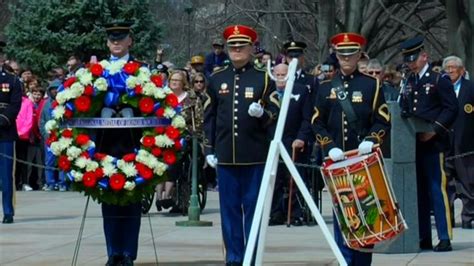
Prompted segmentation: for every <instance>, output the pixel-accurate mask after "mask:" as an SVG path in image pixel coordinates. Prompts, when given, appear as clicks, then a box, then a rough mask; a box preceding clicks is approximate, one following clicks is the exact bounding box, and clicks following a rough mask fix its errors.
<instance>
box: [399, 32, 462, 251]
mask: <svg viewBox="0 0 474 266" xmlns="http://www.w3.org/2000/svg"><path fill="white" fill-rule="evenodd" d="M400 49H401V53H402V55H403V60H404V61H405V63H406V64H407V65H408V67H409V69H410V71H411V72H410V73H409V74H408V76H407V79H406V80H405V81H403V82H405V89H404V91H402V92H401V97H400V105H401V112H402V117H410V116H413V117H416V118H419V119H422V120H424V121H427V122H429V123H431V125H432V127H433V132H425V133H420V134H418V135H417V140H416V170H417V183H418V185H417V186H418V222H419V232H420V248H421V249H432V248H433V246H432V242H431V219H430V206H432V207H433V210H434V216H435V221H436V229H437V231H438V238H439V240H440V241H439V243H438V245H437V246H436V247H435V248H434V249H433V250H434V251H451V250H452V247H451V242H450V239H451V238H452V227H451V218H450V210H449V202H448V195H447V192H446V183H447V180H446V174H445V169H444V154H443V153H444V152H446V151H448V150H449V146H450V143H449V135H448V134H449V131H450V127H451V125H452V124H453V122H454V120H455V119H456V115H457V112H458V103H457V100H456V95H455V94H454V90H453V86H452V85H451V83H450V82H449V80H448V79H446V78H443V77H441V74H439V73H437V72H434V71H433V70H432V69H431V66H430V64H429V63H428V53H427V52H426V51H425V50H424V45H423V37H421V36H419V37H415V38H412V39H409V40H406V41H405V42H403V43H402V44H401V45H400Z"/></svg>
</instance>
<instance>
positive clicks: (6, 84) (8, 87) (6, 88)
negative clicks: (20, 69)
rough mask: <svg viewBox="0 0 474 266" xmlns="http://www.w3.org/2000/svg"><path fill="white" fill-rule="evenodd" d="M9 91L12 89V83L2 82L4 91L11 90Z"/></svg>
mask: <svg viewBox="0 0 474 266" xmlns="http://www.w3.org/2000/svg"><path fill="white" fill-rule="evenodd" d="M9 91H10V84H9V83H2V92H9Z"/></svg>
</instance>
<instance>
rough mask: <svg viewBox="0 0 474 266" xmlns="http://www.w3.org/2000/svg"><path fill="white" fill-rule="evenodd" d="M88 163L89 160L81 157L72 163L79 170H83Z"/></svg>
mask: <svg viewBox="0 0 474 266" xmlns="http://www.w3.org/2000/svg"><path fill="white" fill-rule="evenodd" d="M90 161H91V160H90V159H87V158H85V157H82V156H81V157H79V158H77V159H76V161H75V162H74V165H75V166H77V167H79V168H80V169H84V168H86V166H87V164H88V163H89V162H90Z"/></svg>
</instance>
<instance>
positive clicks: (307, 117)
mask: <svg viewBox="0 0 474 266" xmlns="http://www.w3.org/2000/svg"><path fill="white" fill-rule="evenodd" d="M287 74H288V65H286V64H279V65H276V66H275V67H274V68H273V75H274V76H275V77H276V78H277V81H276V90H275V91H274V92H273V93H272V94H271V95H270V100H271V101H273V102H274V103H275V104H277V105H278V106H280V102H281V100H282V99H283V94H284V93H285V86H286V80H284V78H285V77H286V75H287ZM312 110H313V107H312V100H311V98H310V92H309V89H308V88H307V87H306V86H304V85H301V84H298V83H295V84H294V86H293V91H292V93H291V100H290V105H289V107H288V116H287V119H286V123H285V129H284V131H283V137H282V142H283V145H285V148H286V150H287V151H288V154H292V150H293V149H295V156H296V162H299V163H308V161H309V155H310V148H309V146H308V145H309V143H310V141H311V140H312V139H313V138H314V137H313V132H312V128H311V115H312ZM288 175H289V173H288V171H287V169H286V167H285V166H284V167H279V168H278V175H277V180H276V183H275V192H274V193H273V198H274V200H273V201H272V206H273V207H272V214H271V216H272V217H271V219H270V224H271V225H276V224H283V223H284V221H285V220H286V211H287V209H286V199H285V197H283V195H284V187H286V186H287V185H288V178H287V176H288ZM301 175H302V177H303V178H304V177H305V176H306V175H305V174H304V173H301ZM293 203H294V205H293V206H292V207H293V208H292V217H291V218H292V221H291V224H292V225H295V226H300V225H303V218H302V217H301V216H302V212H301V208H300V205H299V204H298V202H297V201H296V200H294V201H293Z"/></svg>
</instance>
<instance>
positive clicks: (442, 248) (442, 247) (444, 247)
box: [433, 240, 453, 252]
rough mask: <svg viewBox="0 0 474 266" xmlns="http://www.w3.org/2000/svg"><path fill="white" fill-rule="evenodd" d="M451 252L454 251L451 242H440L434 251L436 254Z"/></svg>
mask: <svg viewBox="0 0 474 266" xmlns="http://www.w3.org/2000/svg"><path fill="white" fill-rule="evenodd" d="M451 250H453V247H451V241H449V240H440V241H439V243H438V245H436V247H434V249H433V251H435V252H446V251H451Z"/></svg>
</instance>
